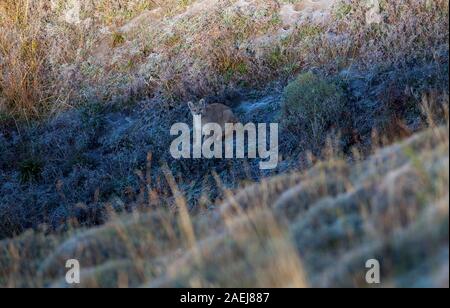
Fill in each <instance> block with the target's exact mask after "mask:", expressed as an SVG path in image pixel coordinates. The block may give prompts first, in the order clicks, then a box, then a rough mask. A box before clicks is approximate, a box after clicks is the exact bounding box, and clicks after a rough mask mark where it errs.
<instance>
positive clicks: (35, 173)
mask: <svg viewBox="0 0 450 308" xmlns="http://www.w3.org/2000/svg"><path fill="white" fill-rule="evenodd" d="M42 168H43V163H42V162H41V161H40V160H38V159H34V158H30V159H26V160H25V161H23V162H21V163H20V165H19V169H20V181H21V183H23V184H25V183H27V182H34V181H38V180H39V179H40V178H41V173H42Z"/></svg>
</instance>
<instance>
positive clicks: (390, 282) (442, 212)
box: [0, 0, 449, 287]
mask: <svg viewBox="0 0 450 308" xmlns="http://www.w3.org/2000/svg"><path fill="white" fill-rule="evenodd" d="M448 10H449V2H448V0H435V1H428V0H395V1H384V0H380V1H378V0H371V1H359V0H321V1H310V0H289V1H288V0H165V1H149V0H92V1H79V0H53V1H45V0H14V1H13V0H2V1H1V2H0V30H1V31H0V287H60V286H66V284H65V280H64V275H65V271H66V269H65V266H64V265H65V262H66V260H67V259H74V258H75V259H78V260H80V263H81V265H82V285H81V286H89V287H106V286H110V287H127V286H130V287H136V286H145V287H166V286H169V287H179V286H187V287H214V286H220V287H251V286H258V287H268V286H274V287H336V286H338V287H340V286H352V287H367V286H368V285H367V284H366V282H365V280H364V277H365V272H366V268H365V262H366V261H367V260H368V259H378V260H379V261H380V262H381V265H382V272H383V277H382V286H385V287H391V286H395V287H411V286H417V287H430V286H436V287H442V286H447V287H448V284H449V283H448V275H447V276H446V275H445V273H448V251H449V248H448V243H449V240H448V208H449V205H448V204H449V201H448V200H449V196H448V171H449V165H448V156H449V153H448V140H449V135H448V130H449V123H448V119H449V116H448V110H449V99H448V93H449V89H448V82H449V33H448V27H449V23H448V20H449V19H448V18H449V17H448ZM202 98H205V99H206V101H207V102H208V103H209V104H211V103H222V104H225V105H227V106H229V107H230V108H231V109H232V110H233V112H234V114H235V115H236V117H237V118H238V119H239V120H240V121H241V122H243V123H247V122H253V123H269V122H276V123H279V127H280V134H279V139H280V140H279V142H280V144H279V155H280V159H279V164H278V167H277V169H275V170H272V171H262V170H260V169H259V167H258V163H259V160H258V159H257V160H239V159H232V160H218V159H216V160H202V159H200V160H175V159H173V158H172V157H171V155H170V152H169V147H170V143H171V141H172V140H173V137H172V136H170V127H171V125H172V124H173V123H176V122H185V123H191V122H192V117H191V114H190V112H189V109H188V107H187V104H186V103H187V102H188V101H198V100H200V99H202Z"/></svg>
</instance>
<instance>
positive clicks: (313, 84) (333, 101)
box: [282, 72, 345, 143]
mask: <svg viewBox="0 0 450 308" xmlns="http://www.w3.org/2000/svg"><path fill="white" fill-rule="evenodd" d="M344 98H345V95H344V91H343V89H342V87H340V86H339V85H337V84H336V83H335V82H333V81H330V80H327V79H325V78H321V77H319V76H317V75H315V74H313V73H311V72H308V73H303V74H301V75H299V76H298V77H297V78H296V79H295V80H294V81H292V82H291V83H290V84H289V85H288V86H286V88H285V90H284V99H283V103H282V114H283V116H282V124H283V127H284V128H285V129H288V130H290V131H291V132H293V133H295V134H297V135H298V134H300V133H302V134H304V133H307V135H308V137H310V138H312V139H313V140H314V141H316V142H318V143H320V141H321V140H323V139H324V137H325V136H324V134H325V132H326V130H327V129H328V128H329V127H330V126H332V125H335V124H338V123H337V121H339V116H340V113H341V111H342V109H343V108H344V102H345V101H344Z"/></svg>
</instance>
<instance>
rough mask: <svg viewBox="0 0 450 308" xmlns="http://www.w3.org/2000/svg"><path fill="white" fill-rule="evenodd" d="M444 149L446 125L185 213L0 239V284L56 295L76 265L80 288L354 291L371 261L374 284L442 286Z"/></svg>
mask: <svg viewBox="0 0 450 308" xmlns="http://www.w3.org/2000/svg"><path fill="white" fill-rule="evenodd" d="M448 146H449V144H448V127H441V128H435V129H432V130H427V131H426V132H424V133H421V134H418V135H416V136H414V137H412V138H410V139H408V140H406V141H405V142H402V143H399V144H396V145H394V146H391V147H387V148H384V149H381V150H378V151H376V153H375V154H374V155H372V156H370V157H369V158H367V159H366V160H361V161H355V162H353V163H348V162H346V161H345V160H343V159H342V158H340V157H339V156H333V157H330V158H329V159H328V160H326V161H323V162H320V163H318V164H317V165H316V166H315V167H313V168H311V169H309V170H306V171H304V172H294V173H289V174H287V175H283V176H279V177H274V178H271V179H267V180H264V181H262V182H261V183H259V184H254V185H249V186H248V187H246V188H244V189H242V190H240V191H237V192H234V191H230V190H226V189H225V188H224V189H225V195H226V196H228V197H226V198H225V200H224V201H223V202H219V203H218V204H217V207H216V208H215V209H212V210H209V211H204V212H202V213H201V214H199V215H196V216H192V217H191V216H190V215H189V214H188V213H187V211H186V199H185V197H184V196H182V195H178V194H177V196H178V197H177V199H176V202H175V204H176V206H177V207H178V210H179V211H178V212H177V213H173V212H171V211H167V210H164V209H155V210H152V211H148V212H146V213H139V214H137V213H136V214H133V215H125V216H117V215H115V214H114V213H113V210H112V209H110V210H111V213H110V214H111V218H110V221H109V222H108V223H107V224H106V225H105V226H102V227H98V228H93V229H89V230H83V229H82V230H70V231H68V232H67V233H64V234H60V235H47V236H44V235H43V234H40V233H36V232H32V231H29V232H26V233H25V234H23V235H21V236H20V237H17V238H15V239H11V240H4V241H2V242H0V269H1V271H0V273H1V277H2V280H0V285H2V286H10V287H12V286H21V287H24V286H26V287H29V286H39V287H41V286H60V287H61V286H62V287H63V286H65V280H64V275H65V262H66V260H68V259H71V258H76V259H78V260H80V262H81V264H83V266H84V270H83V272H82V285H81V286H84V287H117V286H121V287H124V286H131V287H137V286H147V287H181V286H183V287H213V286H214V287H252V286H258V287H264V286H265V287H267V286H274V287H305V286H320V287H326V286H328V287H336V286H340V287H343V286H360V287H364V286H366V283H365V281H364V277H365V267H364V264H365V262H366V260H368V259H371V258H374V257H376V258H378V259H379V260H380V262H381V263H382V265H383V285H384V286H390V287H394V286H395V287H411V286H415V287H424V286H427V287H429V286H445V285H448V276H446V275H445V272H446V269H448V243H449V242H448V219H449V216H448V215H449V213H448V184H449V178H448V168H449V165H448V164H449V161H448V155H449V152H448V150H449V149H448ZM169 177H170V175H169ZM173 189H174V190H175V191H176V190H177V188H176V187H175V186H174V187H173ZM30 261H32V262H30Z"/></svg>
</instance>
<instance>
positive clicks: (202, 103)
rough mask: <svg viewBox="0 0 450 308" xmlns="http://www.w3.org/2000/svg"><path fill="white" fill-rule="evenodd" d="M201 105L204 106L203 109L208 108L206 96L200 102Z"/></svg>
mask: <svg viewBox="0 0 450 308" xmlns="http://www.w3.org/2000/svg"><path fill="white" fill-rule="evenodd" d="M199 105H200V107H202V109H204V108H206V101H205V99H204V98H202V99H201V100H200V102H199Z"/></svg>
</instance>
